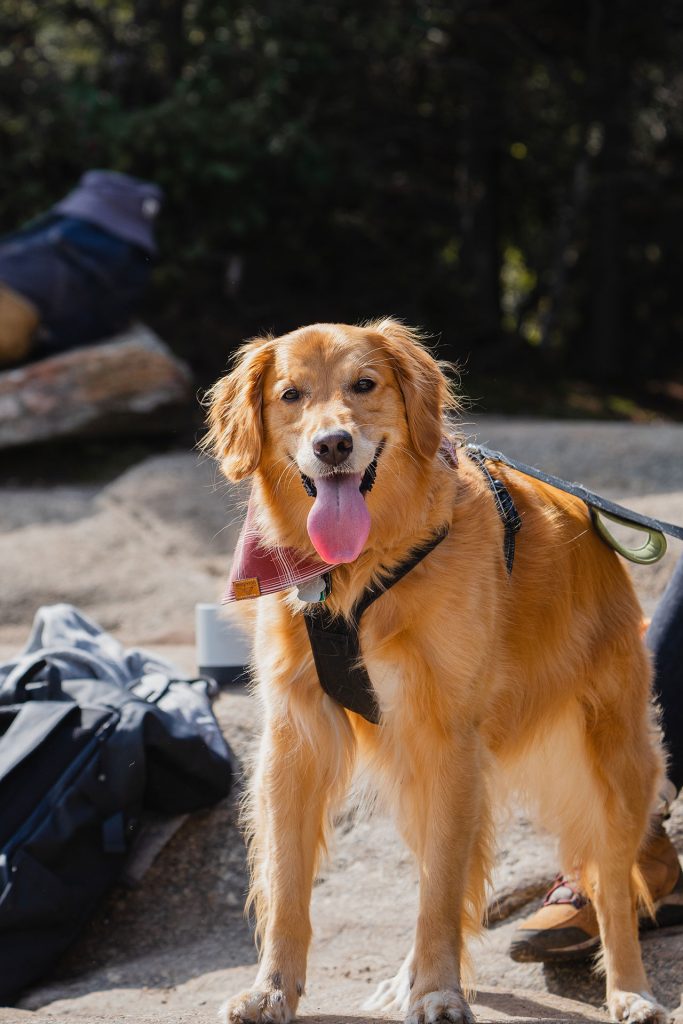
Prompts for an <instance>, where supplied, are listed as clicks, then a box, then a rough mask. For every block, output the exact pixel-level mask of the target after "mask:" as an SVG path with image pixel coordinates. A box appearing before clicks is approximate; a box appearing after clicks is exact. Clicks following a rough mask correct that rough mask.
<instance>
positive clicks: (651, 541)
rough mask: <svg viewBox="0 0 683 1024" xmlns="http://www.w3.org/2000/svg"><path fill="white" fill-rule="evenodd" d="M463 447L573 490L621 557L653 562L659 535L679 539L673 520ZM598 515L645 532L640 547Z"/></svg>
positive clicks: (662, 544)
mask: <svg viewBox="0 0 683 1024" xmlns="http://www.w3.org/2000/svg"><path fill="white" fill-rule="evenodd" d="M466 451H467V453H468V455H469V454H470V453H471V452H472V451H474V452H476V453H477V454H478V455H479V456H481V457H482V458H484V459H488V460H489V461H490V462H499V463H501V464H502V465H504V466H508V467H509V468H510V469H515V470H517V471H518V472H519V473H523V474H524V475H525V476H530V477H534V479H536V480H540V481H541V482H542V483H544V484H550V486H551V487H557V488H558V489H559V490H561V491H565V492H566V493H567V494H573V495H574V497H576V498H580V499H581V501H583V502H584V504H585V505H587V506H588V508H589V510H590V515H591V519H592V521H593V525H594V526H595V528H596V530H597V532H598V534H599V535H600V537H602V539H603V540H604V541H605V542H606V543H607V544H609V545H610V547H613V548H614V549H615V551H618V552H619V554H621V555H623V556H624V558H628V559H629V560H630V561H632V562H638V563H640V564H643V565H650V564H652V563H653V562H657V561H659V559H660V558H661V557H662V555H663V554H664V552H665V551H666V538H665V537H664V536H663V535H664V534H668V535H669V536H670V537H676V538H677V539H678V540H683V526H676V524H675V523H666V522H663V521H662V520H660V519H653V518H651V517H650V516H645V515H642V513H640V512H634V511H633V509H630V508H625V507H624V506H623V505H618V504H617V503H616V502H615V501H609V499H607V498H603V497H601V495H599V494H594V493H593V492H592V491H588V490H586V488H585V487H582V486H581V484H575V483H571V482H570V481H569V480H563V479H562V478H561V477H558V476H552V474H550V473H545V472H544V471H543V470H541V469H535V468H534V467H533V466H527V465H526V464H525V463H524V462H518V461H517V460H516V459H510V458H508V456H507V455H503V453H502V452H497V451H492V450H491V449H489V448H484V447H483V446H482V445H473V444H470V445H467V446H466ZM601 516H604V517H605V518H606V519H610V520H611V521H612V522H615V523H619V524H620V525H621V526H628V527H630V528H631V529H634V530H640V531H642V532H644V533H646V534H647V535H648V536H647V540H646V541H645V543H644V544H643V545H642V547H640V548H629V547H627V546H626V545H625V544H622V543H620V542H619V541H618V540H617V539H616V538H615V537H613V536H612V534H611V533H610V531H609V529H608V528H607V526H606V525H605V524H604V522H603V521H602V519H601Z"/></svg>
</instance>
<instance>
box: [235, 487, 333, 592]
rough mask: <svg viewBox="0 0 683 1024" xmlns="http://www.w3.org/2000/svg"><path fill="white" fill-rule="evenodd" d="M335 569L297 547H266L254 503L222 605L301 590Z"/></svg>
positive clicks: (241, 537)
mask: <svg viewBox="0 0 683 1024" xmlns="http://www.w3.org/2000/svg"><path fill="white" fill-rule="evenodd" d="M331 568H332V566H331V565H328V564H327V562H323V561H322V559H320V558H313V557H308V556H306V555H301V554H300V552H298V551H296V549H295V548H267V547H264V546H263V545H262V543H261V538H260V537H259V534H258V530H257V529H256V525H255V523H254V508H253V505H252V503H251V501H250V502H249V507H248V509H247V518H246V519H245V521H244V525H243V527H242V530H241V533H240V535H239V540H238V541H237V547H236V548H235V557H234V559H233V562H232V569H231V570H230V577H229V579H228V585H227V587H226V590H225V594H224V595H223V602H222V603H223V604H229V603H230V602H231V601H244V600H245V599H246V598H249V597H261V596H262V595H263V594H275V593H277V591H279V590H288V589H289V588H290V587H301V586H303V585H304V584H305V583H311V582H312V581H313V580H315V579H317V578H318V577H319V576H322V574H323V573H325V572H329V570H330V569H331Z"/></svg>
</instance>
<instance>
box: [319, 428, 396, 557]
mask: <svg viewBox="0 0 683 1024" xmlns="http://www.w3.org/2000/svg"><path fill="white" fill-rule="evenodd" d="M383 448H384V441H381V442H380V443H379V445H378V446H377V449H376V451H375V455H374V458H373V460H372V462H371V463H370V464H369V466H367V467H366V469H365V472H363V473H349V472H344V471H339V470H336V471H335V470H332V471H331V472H329V473H326V474H325V475H324V476H319V477H316V478H315V480H313V479H312V478H311V477H309V476H306V475H305V474H303V473H302V474H301V481H302V483H303V486H304V489H305V491H306V493H307V494H308V495H310V497H311V498H315V501H314V504H313V508H312V509H311V511H310V512H309V513H308V519H307V521H306V529H307V530H308V536H309V537H310V539H311V543H312V544H313V547H314V548H315V550H316V551H317V552H318V554H319V555H320V557H321V558H322V559H323V561H324V562H327V563H328V565H339V564H341V563H342V562H354V561H355V560H356V559H357V558H358V556H359V555H360V553H361V551H362V550H363V548H364V547H365V544H366V541H367V539H368V534H369V533H370V513H369V511H368V507H367V505H366V504H365V495H366V494H367V493H368V491H371V490H372V488H373V485H374V483H375V479H376V477H377V463H378V462H379V458H380V455H381V454H382V449H383Z"/></svg>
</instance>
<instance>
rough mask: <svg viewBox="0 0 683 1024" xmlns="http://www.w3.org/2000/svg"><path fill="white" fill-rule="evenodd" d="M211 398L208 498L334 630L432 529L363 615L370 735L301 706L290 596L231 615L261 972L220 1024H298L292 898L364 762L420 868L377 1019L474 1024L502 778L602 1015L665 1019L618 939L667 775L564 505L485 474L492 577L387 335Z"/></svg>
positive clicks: (584, 538) (618, 615) (288, 341)
mask: <svg viewBox="0 0 683 1024" xmlns="http://www.w3.org/2000/svg"><path fill="white" fill-rule="evenodd" d="M208 401H209V406H210V410H209V432H208V434H207V438H206V441H205V447H206V448H207V450H210V451H212V452H213V453H214V454H215V455H216V456H217V457H218V458H219V459H220V460H221V465H222V470H223V472H224V473H225V475H226V476H227V477H228V479H230V480H233V481H236V480H242V479H243V478H246V477H252V478H253V484H252V497H251V505H252V508H253V510H254V515H255V517H256V523H257V527H258V532H259V536H260V542H261V543H262V544H263V545H265V546H267V547H271V548H277V547H287V548H293V549H295V550H296V551H298V552H300V553H301V555H302V557H304V556H309V557H310V556H316V557H319V556H322V558H323V560H324V561H325V562H326V563H328V564H329V565H330V567H331V581H332V586H331V593H330V594H329V596H328V597H327V601H326V607H328V608H329V609H330V610H331V612H333V613H335V614H340V615H343V616H349V615H350V613H351V610H352V609H353V607H354V604H355V603H356V602H357V601H358V599H359V597H360V596H361V595H362V594H363V592H364V591H365V588H366V587H368V585H371V584H372V583H373V581H374V582H375V584H377V581H378V580H379V579H380V577H381V576H382V575H386V574H387V573H391V571H392V569H393V568H394V567H396V566H398V565H399V564H400V563H401V562H402V561H403V560H404V559H406V557H407V556H408V555H409V553H410V552H412V551H414V550H415V549H416V548H419V547H420V546H421V545H423V544H425V543H426V542H428V541H429V539H430V538H431V537H433V536H434V535H435V533H436V532H437V531H439V530H440V529H442V528H443V527H447V528H448V534H447V536H446V538H445V539H444V540H443V541H442V542H441V543H440V544H438V546H436V547H435V548H434V549H433V550H432V551H431V552H430V553H429V554H428V555H426V557H424V558H423V560H422V561H421V562H420V563H419V564H418V565H417V566H416V567H415V568H413V569H412V571H410V572H408V573H407V575H405V576H404V577H403V578H402V579H400V581H399V582H397V583H396V584H395V585H394V586H392V587H391V589H387V590H386V592H385V593H383V594H382V596H381V597H380V598H379V599H378V600H376V601H375V602H374V603H373V604H372V605H371V606H370V607H369V608H368V609H367V611H366V612H365V613H364V615H363V616H362V619H361V622H360V643H361V649H362V658H363V660H364V663H365V666H366V669H367V671H368V674H369V677H370V680H371V682H372V687H373V689H374V693H375V696H376V700H377V702H378V704H379V708H380V710H381V717H380V720H379V722H378V723H377V724H373V723H372V722H369V721H366V720H365V718H362V717H360V715H358V714H354V713H353V712H350V711H347V710H346V709H344V708H343V707H342V706H341V705H340V704H337V703H336V702H335V701H334V700H333V699H331V698H330V697H329V696H328V695H327V694H326V693H325V692H324V691H323V689H322V688H321V685H320V681H319V679H318V676H317V674H316V669H315V666H314V662H313V658H312V653H311V647H310V644H309V640H308V635H307V631H306V627H305V622H304V617H303V614H302V611H303V608H304V605H303V604H302V602H301V601H300V600H298V598H297V593H296V591H291V590H290V591H289V592H286V593H275V594H269V595H267V596H263V597H260V598H258V599H257V600H254V601H251V602H245V604H249V606H250V612H251V615H252V617H253V629H254V637H255V642H254V648H253V649H254V655H253V668H254V674H255V680H256V687H257V690H258V693H259V695H260V698H261V700H262V704H263V708H264V717H265V721H264V731H263V737H262V740H261V747H260V754H259V758H258V765H257V768H256V771H255V773H254V779H253V783H252V792H251V798H250V802H249V809H248V834H249V840H250V856H251V869H252V888H251V894H250V901H251V904H252V905H253V907H254V909H255V914H256V920H257V934H258V938H259V946H260V967H259V970H258V974H257V977H256V980H255V982H254V985H253V988H251V989H250V990H248V991H246V992H242V993H241V994H238V995H236V996H235V997H234V998H231V999H230V1000H228V1002H227V1003H226V1004H225V1006H224V1008H223V1011H222V1012H223V1014H224V1019H226V1020H227V1021H230V1022H242V1021H243V1022H246V1021H249V1022H257V1021H258V1022H260V1021H275V1022H282V1024H285V1022H287V1021H290V1020H292V1019H293V1018H294V1017H295V1015H296V1011H297V1004H298V1002H299V998H300V996H301V994H302V993H303V991H304V985H305V981H306V958H307V951H308V947H309V943H310V940H311V924H310V914H309V903H310V898H311V888H312V885H313V881H314V877H315V874H316V869H317V867H318V864H319V862H320V858H321V856H322V854H323V853H324V851H325V847H326V843H327V840H328V837H329V834H330V827H331V821H332V820H333V816H334V814H335V812H336V811H337V810H338V809H339V806H340V802H341V801H342V800H343V798H344V796H345V794H346V793H347V789H348V785H349V781H350V778H351V775H352V772H353V769H354V765H355V764H356V763H357V762H359V761H360V760H361V759H362V762H363V763H364V766H365V767H366V768H369V770H370V771H371V773H372V774H373V777H374V778H375V779H376V782H377V786H378V790H379V792H380V794H381V795H382V797H383V798H384V800H385V802H386V804H387V805H388V806H389V808H390V809H391V811H392V813H393V814H394V815H395V818H396V821H397V823H398V826H399V829H400V831H401V834H402V836H403V837H404V838H405V841H406V843H407V844H408V846H409V847H410V849H411V850H412V852H413V853H414V855H415V858H416V861H417V866H418V869H419V913H418V918H417V924H416V929H415V940H414V946H413V949H412V950H411V951H410V953H409V955H408V959H407V960H406V963H405V964H404V967H403V968H402V971H401V972H400V974H399V976H398V977H397V979H395V981H394V982H393V983H385V985H384V987H383V988H382V990H381V994H380V998H379V1001H378V1004H377V1005H381V1006H382V1007H385V1008H386V1007H387V1006H389V1005H390V1004H391V1005H393V1006H395V1007H400V1009H401V1010H402V1012H403V1013H404V1015H405V1020H406V1021H407V1022H410V1024H435V1022H437V1021H439V1022H442V1021H444V1022H445V1021H456V1022H465V1021H471V1020H472V1015H471V1011H470V1009H469V1007H468V1005H467V1002H466V999H465V996H464V995H463V984H464V982H463V977H464V981H465V982H467V974H466V973H465V974H464V976H463V974H461V972H462V971H463V968H464V969H465V971H466V969H467V959H466V950H465V946H464V943H465V939H466V938H467V936H468V934H471V933H474V932H476V931H477V929H479V928H480V927H481V922H482V916H483V912H484V908H485V906H486V894H487V880H488V878H489V874H490V868H491V863H492V826H491V810H490V805H491V801H492V796H493V794H494V792H495V791H497V790H498V789H499V788H500V785H501V780H503V781H504V782H505V784H506V787H508V788H510V787H512V788H514V789H516V790H517V791H518V792H520V793H522V794H523V795H524V796H525V797H526V798H527V800H528V802H529V804H530V805H531V806H532V808H533V809H534V810H535V812H536V813H537V817H538V819H540V822H541V823H542V824H543V825H544V826H545V827H547V828H549V829H550V830H551V831H552V832H554V833H555V834H556V835H557V836H558V838H559V846H560V855H561V863H562V865H563V867H564V868H565V869H566V870H576V869H578V870H580V871H581V874H582V878H583V880H584V883H585V884H586V885H587V886H588V888H589V891H590V893H591V894H592V896H593V899H594V901H595V907H596V910H597V915H598V918H599V923H600V932H601V937H602V949H603V954H602V962H603V966H604V971H605V975H606V983H607V1003H608V1007H609V1012H610V1014H611V1015H612V1018H613V1019H614V1020H616V1021H628V1022H637V1021H638V1022H644V1021H648V1022H658V1024H659V1022H661V1021H664V1020H665V1019H666V1015H665V1011H664V1010H663V1009H662V1007H661V1006H660V1005H659V1004H658V1003H657V1002H656V1001H655V999H654V997H653V996H652V995H651V990H650V986H649V984H648V980H647V977H646V975H645V972H644V969H643V965H642V961H641V955H640V948H639V943H638V933H637V918H636V903H637V900H638V899H639V898H645V896H644V893H645V889H644V885H643V882H642V878H641V876H640V874H639V872H638V869H637V866H636V861H637V856H638V851H639V848H640V846H641V844H642V842H643V837H644V835H645V833H646V830H647V828H648V819H649V815H650V809H651V807H652V805H653V803H654V800H655V794H656V792H657V788H658V785H659V781H660V777H661V773H662V769H663V763H662V761H663V759H662V753H661V751H660V749H659V740H658V738H657V730H656V722H655V717H654V713H653V710H652V705H651V692H650V685H651V670H650V665H649V662H648V658H647V655H646V651H645V649H644V646H643V643H642V639H641V611H640V609H639V606H638V602H637V600H636V597H635V595H634V591H633V588H632V586H631V583H630V581H629V578H628V576H627V573H626V572H625V570H624V567H623V565H622V564H621V562H620V560H619V558H618V556H617V555H616V554H615V553H614V552H613V551H612V550H610V549H609V548H608V546H607V545H606V544H605V543H604V542H603V541H601V540H600V539H599V537H598V536H597V534H596V533H595V531H594V530H593V528H592V527H591V524H590V521H589V517H588V514H587V510H586V508H585V506H584V505H583V504H582V503H581V502H580V501H579V500H577V499H575V498H573V497H571V496H569V495H567V494H565V493H564V492H561V491H558V490H556V489H554V488H552V487H549V486H546V485H544V484H542V483H539V482H537V481H536V480H532V479H530V478H527V477H524V476H522V475H520V474H518V473H516V472H513V471H510V470H507V469H505V468H504V467H503V466H498V465H496V466H495V467H493V465H492V466H491V468H492V470H493V471H494V473H495V476H496V477H497V478H499V479H501V480H502V481H503V483H504V484H505V485H506V486H507V488H508V489H509V492H510V494H511V495H512V498H513V500H514V503H515V505H516V508H517V511H518V512H519V515H520V517H521V522H522V526H521V530H520V532H519V533H518V534H517V537H516V554H515V559H514V565H513V568H512V572H511V573H508V571H507V569H506V564H505V558H504V553H503V538H504V531H503V524H502V522H501V517H500V516H499V514H498V511H497V509H496V502H495V497H494V495H493V493H492V491H491V488H490V486H489V484H488V483H487V480H486V478H485V475H484V474H483V472H482V470H481V469H480V468H479V467H478V466H477V465H476V464H475V463H474V462H473V461H472V460H471V459H470V458H468V457H467V454H466V453H465V451H464V449H463V447H462V441H461V439H460V438H459V435H458V432H457V429H456V428H455V427H454V419H453V413H454V412H455V411H457V398H456V397H455V396H454V393H453V389H452V388H451V387H450V386H449V383H448V380H447V378H446V377H445V376H444V372H443V368H442V366H441V365H440V364H438V363H437V362H436V361H435V359H434V358H433V357H432V355H431V354H430V353H429V351H428V349H427V347H426V346H425V344H424V343H423V341H422V340H421V338H420V335H419V333H418V332H417V331H414V330H411V329H410V328H408V327H406V326H404V325H403V324H401V323H399V322H396V321H395V320H393V319H385V320H381V321H377V322H373V323H368V324H366V325H364V326H345V325H342V324H316V325H314V326H310V327H304V328H301V329H300V330H296V331H293V332H291V333H290V334H286V335H285V336H283V337H279V338H271V337H268V338H257V339H255V340H253V341H251V342H249V343H247V344H246V345H244V346H243V348H242V349H241V350H240V351H239V353H238V355H237V358H236V360H235V362H234V365H233V368H232V371H231V372H230V373H228V375H227V376H225V377H224V378H223V379H221V380H219V381H218V383H217V384H216V385H215V386H214V387H213V388H212V390H211V392H210V393H209V396H208ZM444 438H450V441H451V444H452V446H454V449H455V453H456V456H457V457H456V458H448V457H446V456H445V455H444ZM447 447H448V446H447ZM450 450H451V452H452V451H453V448H451V449H450ZM375 459H376V460H377V464H376V480H375V484H374V486H373V488H372V490H371V491H370V492H369V493H365V494H364V493H362V491H361V489H360V482H361V481H362V480H363V477H364V474H365V473H366V471H367V469H368V467H369V466H370V465H371V464H372V462H373V460H375ZM302 477H303V478H304V480H305V478H308V479H309V480H310V481H313V482H314V484H315V488H316V489H317V494H316V496H315V497H311V495H310V494H309V493H308V491H307V489H306V488H305V486H304V484H303V483H302ZM309 489H310V488H309Z"/></svg>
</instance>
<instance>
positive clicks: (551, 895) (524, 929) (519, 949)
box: [509, 818, 683, 963]
mask: <svg viewBox="0 0 683 1024" xmlns="http://www.w3.org/2000/svg"><path fill="white" fill-rule="evenodd" d="M638 865H639V867H640V870H641V871H642V873H643V877H644V879H645V882H646V883H647V886H648V889H649V890H650V895H651V896H652V901H653V903H654V908H655V918H654V920H653V919H652V918H651V917H650V916H649V914H647V912H644V913H643V915H642V916H641V919H640V926H641V928H656V927H658V926H659V927H662V928H666V927H670V926H671V925H675V924H683V872H681V865H680V863H679V860H678V856H677V854H676V849H675V847H674V845H673V843H672V842H671V840H670V839H669V837H668V835H667V833H666V832H665V830H664V826H663V825H662V819H661V818H659V819H657V821H656V823H655V826H654V830H653V832H652V834H651V836H650V838H649V840H648V842H647V844H646V846H645V848H644V850H643V852H642V854H641V855H640V858H639V861H638ZM599 946H600V929H599V927H598V919H597V915H596V913H595V908H594V907H593V904H592V903H591V902H590V900H589V899H588V897H587V896H586V894H585V893H584V892H583V891H582V890H581V887H580V885H579V883H578V880H577V879H575V878H568V877H563V876H561V875H559V876H558V877H557V878H556V879H555V882H554V884H553V886H552V888H551V889H550V891H549V892H548V894H547V896H546V897H545V899H544V901H543V905H542V906H541V907H540V908H539V909H538V910H537V911H536V913H535V914H532V915H531V917H528V918H527V919H526V920H525V921H522V923H521V924H520V925H519V927H518V928H517V931H516V932H515V934H514V936H513V938H512V942H511V943H510V950H509V953H510V956H511V957H512V959H513V960H516V961H518V962H519V963H529V962H532V961H544V962H547V963H561V962H562V961H566V960H583V959H585V958H586V957H589V956H591V955H592V954H593V953H595V952H596V951H597V950H598V948H599Z"/></svg>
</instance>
